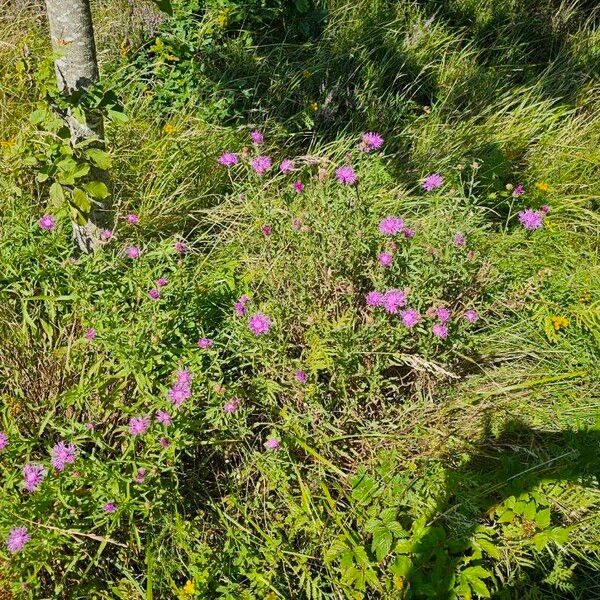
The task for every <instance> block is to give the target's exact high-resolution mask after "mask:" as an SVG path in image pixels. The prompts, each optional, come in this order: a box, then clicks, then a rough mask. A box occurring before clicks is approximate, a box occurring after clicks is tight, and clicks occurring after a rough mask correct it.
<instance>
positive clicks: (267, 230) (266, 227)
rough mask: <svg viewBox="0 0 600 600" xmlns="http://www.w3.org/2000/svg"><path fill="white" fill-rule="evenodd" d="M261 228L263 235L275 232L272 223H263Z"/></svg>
mask: <svg viewBox="0 0 600 600" xmlns="http://www.w3.org/2000/svg"><path fill="white" fill-rule="evenodd" d="M260 230H261V231H262V233H263V235H271V233H273V228H272V227H271V226H270V225H263V226H262V227H261V228H260Z"/></svg>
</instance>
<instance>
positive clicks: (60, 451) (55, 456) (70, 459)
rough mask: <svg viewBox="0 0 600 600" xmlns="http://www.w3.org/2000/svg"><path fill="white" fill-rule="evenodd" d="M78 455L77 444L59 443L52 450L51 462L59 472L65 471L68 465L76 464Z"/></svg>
mask: <svg viewBox="0 0 600 600" xmlns="http://www.w3.org/2000/svg"><path fill="white" fill-rule="evenodd" d="M76 454H77V447H76V446H75V444H66V443H65V442H58V444H56V446H54V448H52V459H51V461H50V462H51V463H52V466H53V467H54V468H55V469H56V470H57V471H64V469H65V467H66V466H67V464H71V463H74V462H75V455H76Z"/></svg>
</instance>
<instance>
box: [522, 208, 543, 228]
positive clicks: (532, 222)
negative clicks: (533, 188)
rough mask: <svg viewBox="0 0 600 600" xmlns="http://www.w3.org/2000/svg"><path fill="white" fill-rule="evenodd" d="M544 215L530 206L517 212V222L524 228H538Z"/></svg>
mask: <svg viewBox="0 0 600 600" xmlns="http://www.w3.org/2000/svg"><path fill="white" fill-rule="evenodd" d="M543 218H544V215H543V214H542V213H541V212H539V211H537V210H533V209H531V208H528V209H526V210H524V211H521V212H520V213H519V222H520V223H521V225H523V227H525V229H529V230H532V229H539V228H540V227H541V226H542V221H543Z"/></svg>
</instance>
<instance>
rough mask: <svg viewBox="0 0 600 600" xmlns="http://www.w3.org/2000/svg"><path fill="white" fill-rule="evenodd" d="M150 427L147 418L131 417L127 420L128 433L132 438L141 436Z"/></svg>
mask: <svg viewBox="0 0 600 600" xmlns="http://www.w3.org/2000/svg"><path fill="white" fill-rule="evenodd" d="M148 427H150V419H149V418H148V417H131V419H129V433H130V434H131V435H133V436H136V435H143V434H144V433H146V431H147V430H148Z"/></svg>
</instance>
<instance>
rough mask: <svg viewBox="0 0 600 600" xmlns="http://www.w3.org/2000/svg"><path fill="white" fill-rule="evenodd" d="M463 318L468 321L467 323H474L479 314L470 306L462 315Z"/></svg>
mask: <svg viewBox="0 0 600 600" xmlns="http://www.w3.org/2000/svg"><path fill="white" fill-rule="evenodd" d="M464 317H465V319H466V320H467V321H469V323H475V322H476V321H477V319H479V315H478V314H477V311H476V310H475V309H474V308H470V309H469V310H468V311H467V312H466V313H465V315H464Z"/></svg>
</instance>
